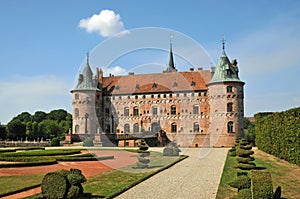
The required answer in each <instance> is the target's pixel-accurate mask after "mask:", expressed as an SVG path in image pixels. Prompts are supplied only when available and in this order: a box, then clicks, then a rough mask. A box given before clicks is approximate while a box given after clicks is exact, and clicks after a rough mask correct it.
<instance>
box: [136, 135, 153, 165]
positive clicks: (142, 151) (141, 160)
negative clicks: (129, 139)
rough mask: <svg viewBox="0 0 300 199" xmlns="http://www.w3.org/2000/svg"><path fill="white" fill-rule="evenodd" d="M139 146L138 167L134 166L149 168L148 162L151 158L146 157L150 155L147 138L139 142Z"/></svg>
mask: <svg viewBox="0 0 300 199" xmlns="http://www.w3.org/2000/svg"><path fill="white" fill-rule="evenodd" d="M138 146H139V150H138V153H139V154H138V155H137V159H138V162H137V167H134V168H139V169H145V168H148V164H149V162H150V160H149V159H146V158H145V157H147V156H149V155H150V152H149V151H147V150H148V148H149V147H148V145H147V144H146V142H145V140H143V139H142V140H141V141H140V142H139V145H138Z"/></svg>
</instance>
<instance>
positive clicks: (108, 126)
mask: <svg viewBox="0 0 300 199" xmlns="http://www.w3.org/2000/svg"><path fill="white" fill-rule="evenodd" d="M105 133H110V125H109V124H106V125H105Z"/></svg>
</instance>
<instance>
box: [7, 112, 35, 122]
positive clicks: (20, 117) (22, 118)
mask: <svg viewBox="0 0 300 199" xmlns="http://www.w3.org/2000/svg"><path fill="white" fill-rule="evenodd" d="M14 119H18V120H20V121H21V122H25V123H27V122H29V121H31V114H30V113H28V112H22V113H20V114H19V115H17V116H16V117H14V118H13V119H12V120H14Z"/></svg>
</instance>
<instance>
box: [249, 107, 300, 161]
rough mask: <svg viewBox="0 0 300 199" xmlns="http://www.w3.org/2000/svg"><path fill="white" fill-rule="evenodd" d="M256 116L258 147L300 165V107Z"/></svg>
mask: <svg viewBox="0 0 300 199" xmlns="http://www.w3.org/2000/svg"><path fill="white" fill-rule="evenodd" d="M254 117H255V132H256V145H257V147H258V148H259V149H260V150H263V151H265V152H267V153H269V154H272V155H275V156H276V157H278V158H281V159H285V160H287V161H289V162H291V163H294V164H297V165H300V158H299V157H300V107H298V108H294V109H290V110H287V111H283V112H279V113H258V114H255V115H254Z"/></svg>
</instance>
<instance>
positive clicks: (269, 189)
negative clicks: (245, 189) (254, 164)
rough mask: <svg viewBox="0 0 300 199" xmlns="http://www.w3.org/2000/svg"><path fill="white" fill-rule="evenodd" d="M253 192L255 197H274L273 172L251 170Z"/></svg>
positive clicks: (265, 198) (267, 198) (266, 198)
mask: <svg viewBox="0 0 300 199" xmlns="http://www.w3.org/2000/svg"><path fill="white" fill-rule="evenodd" d="M250 178H251V192H252V197H253V198H264V199H269V198H273V185H272V179H271V174H270V173H269V172H267V171H255V170H252V171H250Z"/></svg>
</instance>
